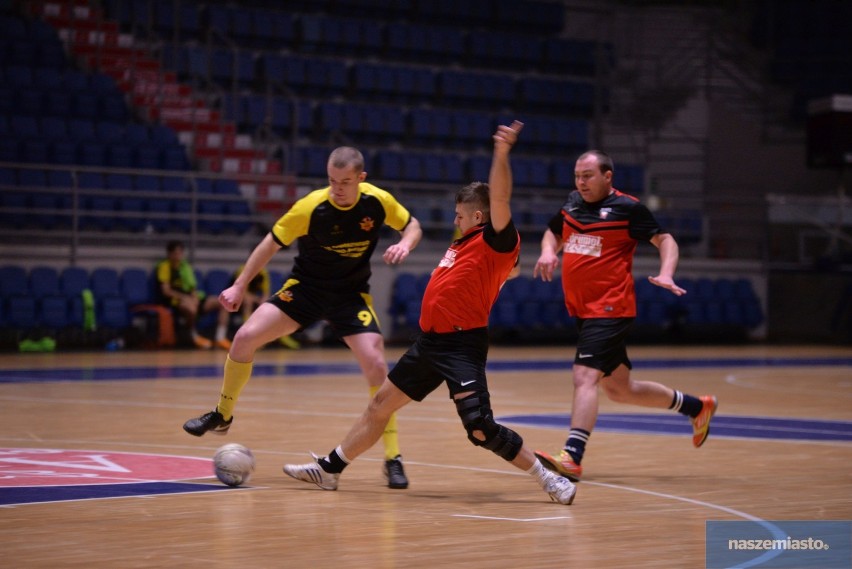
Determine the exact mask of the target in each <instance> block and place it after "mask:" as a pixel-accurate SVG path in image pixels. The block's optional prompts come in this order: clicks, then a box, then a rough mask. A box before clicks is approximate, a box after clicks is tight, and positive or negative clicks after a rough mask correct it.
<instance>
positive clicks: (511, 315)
mask: <svg viewBox="0 0 852 569" xmlns="http://www.w3.org/2000/svg"><path fill="white" fill-rule="evenodd" d="M428 282H429V275H428V274H423V275H415V274H412V273H401V274H400V275H399V276H398V277H397V279H396V281H395V282H394V286H393V293H392V297H391V308H390V312H391V316H392V318H393V326H394V331H393V333H394V335H396V336H397V337H405V336H406V335H407V334H408V333H410V332H411V331H415V330H418V329H419V327H418V322H419V319H420V302H421V301H422V299H423V291H424V290H425V288H426V284H427V283H428ZM678 284H679V285H680V286H682V287H684V288H685V289H686V290H687V291H688V292H687V295H685V296H681V297H678V296H675V295H673V294H671V293H669V292H668V291H666V290H664V289H662V288H660V287H657V286H654V285H652V284H651V283H650V282H648V280H647V279H646V278H644V277H637V278H636V297H637V309H638V315H637V318H636V324H635V332H636V333H637V334H639V335H641V336H644V337H645V338H646V339H648V340H659V339H661V338H663V337H668V338H667V339H668V340H670V341H672V340H674V341H677V340H678V339H680V340H688V339H699V338H702V337H703V338H705V339H714V340H721V341H736V340H739V339H742V338H744V337H745V336H746V335H747V333H748V332H749V331H751V330H754V329H755V328H757V327H758V326H760V325H761V324H763V323H764V316H763V309H762V308H761V302H760V299H759V298H758V296H757V294H756V293H755V291H754V288H753V287H752V284H751V282H750V281H749V280H748V279H745V278H739V279H730V278H717V279H710V278H699V279H690V278H679V279H678ZM574 324H575V323H574V319H573V318H572V317H570V316H569V315H568V312H567V310H566V308H565V303H564V300H563V295H562V283H561V281H560V280H558V279H557V280H554V281H551V282H544V281H542V280H539V279H532V278H531V277H524V276H521V277H518V278H515V279H512V280H509V281H507V282H506V284H505V285H504V286H503V289H502V290H501V291H500V296H499V297H498V298H497V302H496V303H495V305H494V308H493V310H492V312H491V320H490V322H489V328H490V329H491V334H492V336H493V337H495V338H497V339H506V340H510V341H512V342H542V341H545V342H548V341H561V340H564V339H566V338H569V339H571V338H576V333H575V330H574Z"/></svg>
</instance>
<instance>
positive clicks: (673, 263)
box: [648, 233, 686, 296]
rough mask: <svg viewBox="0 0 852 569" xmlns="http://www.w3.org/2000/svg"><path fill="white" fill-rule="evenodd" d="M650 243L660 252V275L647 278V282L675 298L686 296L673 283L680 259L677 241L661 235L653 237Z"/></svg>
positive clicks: (667, 234)
mask: <svg viewBox="0 0 852 569" xmlns="http://www.w3.org/2000/svg"><path fill="white" fill-rule="evenodd" d="M651 243H652V244H654V245H655V246H656V247H657V249H659V250H660V274H659V275H657V276H655V277H648V280H649V281H651V283H653V284H655V285H657V286H659V287H663V288H664V289H666V290H668V291H670V292H671V293H672V294H674V295H676V296H683V295H684V294H686V289H683V288H681V287H679V286H677V285H676V284H675V282H674V273H675V269H677V262H678V259H679V258H680V248H679V247H678V245H677V241H675V238H674V237H672V236H671V234H669V233H661V234H659V235H654V237H653V238H652V239H651Z"/></svg>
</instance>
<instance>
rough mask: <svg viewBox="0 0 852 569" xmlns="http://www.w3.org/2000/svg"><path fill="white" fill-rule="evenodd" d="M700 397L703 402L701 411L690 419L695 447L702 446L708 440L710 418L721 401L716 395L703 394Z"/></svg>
mask: <svg viewBox="0 0 852 569" xmlns="http://www.w3.org/2000/svg"><path fill="white" fill-rule="evenodd" d="M699 399H700V400H701V403H702V405H701V411H700V412H699V413H698V415H696V416H695V417H691V418H690V419H689V422H690V423H692V444H693V445H694V446H695V448H698V447H700V446H701V445H703V444H704V441H706V440H707V435H709V434H710V419H712V418H713V415H715V414H716V409H718V408H719V401H718V400H717V399H716V396H715V395H702V396H701V397H699Z"/></svg>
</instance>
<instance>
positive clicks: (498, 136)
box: [493, 121, 524, 152]
mask: <svg viewBox="0 0 852 569" xmlns="http://www.w3.org/2000/svg"><path fill="white" fill-rule="evenodd" d="M523 128H524V123H522V122H521V121H512V124H511V125H509V126H506V125H502V124H501V125H500V126H498V127H497V132H495V133H494V137H493V138H494V148H495V150H496V149H498V148H501V147H502V148H504V149H505V150H506V151H507V152H508V151H509V149H510V148H512V146H513V145H514V144H515V142H516V141H517V140H518V134H519V133H520V132H521V129H523Z"/></svg>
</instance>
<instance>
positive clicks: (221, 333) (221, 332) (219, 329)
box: [216, 326, 228, 340]
mask: <svg viewBox="0 0 852 569" xmlns="http://www.w3.org/2000/svg"><path fill="white" fill-rule="evenodd" d="M227 331H228V328H227V326H216V339H217V340H224V339H225V333H226V332H227Z"/></svg>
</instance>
